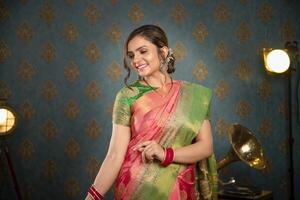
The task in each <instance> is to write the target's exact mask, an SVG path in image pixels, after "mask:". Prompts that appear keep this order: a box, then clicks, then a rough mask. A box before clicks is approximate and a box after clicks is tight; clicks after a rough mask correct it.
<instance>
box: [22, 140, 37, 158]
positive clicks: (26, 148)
mask: <svg viewBox="0 0 300 200" xmlns="http://www.w3.org/2000/svg"><path fill="white" fill-rule="evenodd" d="M34 153H35V149H34V146H33V143H32V141H31V140H29V139H24V140H23V142H22V143H21V144H20V147H19V154H20V156H21V158H22V159H23V160H29V159H31V158H32V157H33V154H34Z"/></svg>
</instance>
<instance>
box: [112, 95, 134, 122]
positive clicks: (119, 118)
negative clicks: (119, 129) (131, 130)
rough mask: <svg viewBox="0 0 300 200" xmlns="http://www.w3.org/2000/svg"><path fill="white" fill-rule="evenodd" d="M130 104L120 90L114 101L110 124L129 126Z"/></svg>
mask: <svg viewBox="0 0 300 200" xmlns="http://www.w3.org/2000/svg"><path fill="white" fill-rule="evenodd" d="M130 118H131V112H130V104H129V102H128V97H127V95H126V93H125V91H124V90H120V91H119V92H118V93H117V95H116V99H115V103H114V108H113V114H112V122H113V123H115V124H119V125H124V126H130Z"/></svg>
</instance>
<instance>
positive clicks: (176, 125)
mask: <svg viewBox="0 0 300 200" xmlns="http://www.w3.org/2000/svg"><path fill="white" fill-rule="evenodd" d="M167 87H169V89H168V92H167V93H165V95H162V92H163V91H160V90H161V88H159V89H156V90H155V91H154V90H152V91H148V92H145V93H144V94H143V95H142V96H140V97H139V98H138V99H137V100H136V101H135V102H134V103H133V104H132V105H131V106H130V113H131V117H130V127H131V140H130V142H129V146H128V149H127V152H126V155H125V159H124V162H123V164H122V167H121V169H120V172H119V175H118V177H117V180H116V184H115V200H185V199H187V200H194V199H195V200H196V199H208V200H212V199H213V200H214V199H217V170H216V162H215V158H214V155H212V156H210V157H209V158H207V159H204V160H202V161H200V162H198V163H195V164H191V165H186V164H180V163H172V164H171V165H169V166H167V167H163V166H162V165H161V164H160V162H159V161H153V162H148V163H143V162H142V158H141V154H140V152H138V151H135V150H134V147H135V145H137V144H138V143H140V142H142V141H147V140H155V141H156V142H158V143H159V144H160V145H162V146H163V147H172V148H174V149H176V148H180V147H184V146H187V145H190V144H192V143H193V140H194V139H195V137H196V136H197V134H198V133H199V130H200V128H201V126H202V123H203V121H204V120H205V119H207V118H209V117H210V116H209V115H210V114H209V113H210V112H209V110H210V109H209V108H210V101H211V95H212V94H211V90H210V89H208V88H206V87H203V86H201V85H198V84H192V83H188V82H185V81H174V82H173V83H172V84H171V83H170V84H168V86H167ZM115 105H116V104H115ZM117 108H120V106H117ZM117 108H116V109H117ZM116 112H118V111H116ZM115 121H117V120H115ZM200 134H201V133H200Z"/></svg>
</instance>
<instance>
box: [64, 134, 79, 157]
mask: <svg viewBox="0 0 300 200" xmlns="http://www.w3.org/2000/svg"><path fill="white" fill-rule="evenodd" d="M79 151H80V146H79V144H78V142H77V141H76V140H75V139H74V138H70V139H69V140H68V141H67V143H66V145H65V154H66V155H67V157H68V158H69V159H74V158H76V157H77V156H78V153H79Z"/></svg>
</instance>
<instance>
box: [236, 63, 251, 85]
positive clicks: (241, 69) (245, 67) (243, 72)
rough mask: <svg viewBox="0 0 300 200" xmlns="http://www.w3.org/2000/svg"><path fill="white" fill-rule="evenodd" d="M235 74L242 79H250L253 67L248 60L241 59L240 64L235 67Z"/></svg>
mask: <svg viewBox="0 0 300 200" xmlns="http://www.w3.org/2000/svg"><path fill="white" fill-rule="evenodd" d="M234 74H235V75H236V76H237V77H238V78H239V79H240V80H242V81H249V80H250V76H251V69H250V67H249V64H248V62H247V61H241V62H240V63H239V66H238V67H237V68H236V69H235V71H234Z"/></svg>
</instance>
